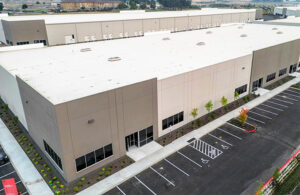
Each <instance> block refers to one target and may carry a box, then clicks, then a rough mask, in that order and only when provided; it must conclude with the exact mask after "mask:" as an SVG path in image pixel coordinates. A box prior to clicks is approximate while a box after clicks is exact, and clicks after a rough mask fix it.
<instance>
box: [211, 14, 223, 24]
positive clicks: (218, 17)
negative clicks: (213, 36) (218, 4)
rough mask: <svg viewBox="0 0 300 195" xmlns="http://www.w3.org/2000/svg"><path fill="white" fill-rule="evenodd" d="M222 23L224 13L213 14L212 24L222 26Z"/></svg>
mask: <svg viewBox="0 0 300 195" xmlns="http://www.w3.org/2000/svg"><path fill="white" fill-rule="evenodd" d="M221 24H222V15H221V14H218V15H212V26H213V27H215V26H220V25H221Z"/></svg>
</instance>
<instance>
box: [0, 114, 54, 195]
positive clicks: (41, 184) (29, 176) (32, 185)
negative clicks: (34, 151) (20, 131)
mask: <svg viewBox="0 0 300 195" xmlns="http://www.w3.org/2000/svg"><path fill="white" fill-rule="evenodd" d="M0 144H1V145H2V148H3V150H4V151H5V153H6V154H7V155H8V156H9V159H10V162H11V164H12V165H13V167H14V168H15V170H16V172H17V173H18V175H19V177H20V179H21V181H22V182H23V184H24V186H25V187H26V189H27V192H28V193H29V194H32V195H36V194H38V195H50V194H53V192H52V191H51V189H50V188H49V187H48V184H47V183H46V182H45V180H44V179H43V178H42V176H41V175H40V174H39V172H38V171H37V169H36V168H35V166H34V165H33V164H32V162H31V160H30V159H29V158H28V157H27V155H26V154H25V152H24V151H23V150H22V148H21V146H20V145H19V144H18V142H17V141H16V139H15V138H14V136H13V135H12V134H11V133H10V131H9V130H8V129H7V127H6V126H5V124H4V123H3V121H2V120H0Z"/></svg>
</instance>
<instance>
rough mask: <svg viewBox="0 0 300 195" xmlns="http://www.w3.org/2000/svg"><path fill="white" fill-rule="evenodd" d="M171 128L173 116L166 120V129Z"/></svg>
mask: <svg viewBox="0 0 300 195" xmlns="http://www.w3.org/2000/svg"><path fill="white" fill-rule="evenodd" d="M170 126H173V116H171V117H169V118H168V127H170Z"/></svg>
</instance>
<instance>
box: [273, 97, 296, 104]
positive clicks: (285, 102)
mask: <svg viewBox="0 0 300 195" xmlns="http://www.w3.org/2000/svg"><path fill="white" fill-rule="evenodd" d="M272 99H273V100H277V101H280V102H284V103H287V104H294V103H293V102H288V101H285V100H281V99H277V98H274V97H273V98H272Z"/></svg>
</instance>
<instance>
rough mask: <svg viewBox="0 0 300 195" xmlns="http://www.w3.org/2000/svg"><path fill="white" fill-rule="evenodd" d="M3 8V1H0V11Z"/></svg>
mask: <svg viewBox="0 0 300 195" xmlns="http://www.w3.org/2000/svg"><path fill="white" fill-rule="evenodd" d="M2 10H3V3H2V2H0V12H1V11H2Z"/></svg>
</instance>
